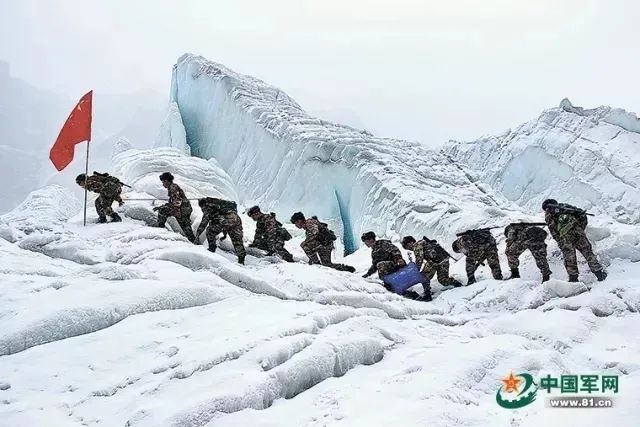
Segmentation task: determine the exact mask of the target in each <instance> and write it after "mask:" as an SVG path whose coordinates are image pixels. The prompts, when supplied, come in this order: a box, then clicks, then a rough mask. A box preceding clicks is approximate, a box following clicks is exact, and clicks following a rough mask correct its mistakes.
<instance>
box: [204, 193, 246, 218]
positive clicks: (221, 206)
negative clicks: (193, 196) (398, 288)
mask: <svg viewBox="0 0 640 427" xmlns="http://www.w3.org/2000/svg"><path fill="white" fill-rule="evenodd" d="M202 203H203V204H204V205H205V206H207V207H208V208H210V209H215V210H217V211H219V212H220V213H221V214H226V213H230V212H233V213H238V205H237V204H236V202H234V201H232V200H223V199H217V198H215V197H203V198H202Z"/></svg>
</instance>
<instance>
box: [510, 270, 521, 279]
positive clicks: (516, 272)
mask: <svg viewBox="0 0 640 427" xmlns="http://www.w3.org/2000/svg"><path fill="white" fill-rule="evenodd" d="M519 278H520V270H518V269H517V268H512V269H511V277H510V278H509V279H519Z"/></svg>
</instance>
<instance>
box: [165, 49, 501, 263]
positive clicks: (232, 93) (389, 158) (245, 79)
mask: <svg viewBox="0 0 640 427" xmlns="http://www.w3.org/2000/svg"><path fill="white" fill-rule="evenodd" d="M171 93H172V98H171V101H172V102H173V103H175V105H177V106H178V109H179V116H180V117H181V119H182V121H183V124H184V128H185V131H186V141H187V143H188V145H189V147H190V148H191V153H192V154H193V155H195V156H198V157H202V158H205V159H208V158H211V157H214V158H215V159H216V160H217V161H218V162H219V163H220V165H221V166H222V167H223V168H224V169H225V171H227V173H229V175H230V176H231V178H232V179H233V181H234V183H235V185H236V188H237V190H238V193H239V195H240V197H241V200H242V201H243V202H246V203H247V204H249V203H254V202H257V203H259V204H261V205H264V206H265V207H266V208H268V209H272V210H275V211H276V212H277V213H278V214H280V215H281V216H282V217H286V218H289V216H290V215H291V214H292V213H293V212H295V211H298V210H303V211H305V212H307V213H308V214H316V215H318V216H321V217H323V218H325V219H327V220H330V221H332V222H333V224H335V225H336V228H337V229H338V230H340V231H342V233H341V234H342V236H343V237H344V241H345V247H346V249H347V252H349V253H350V252H353V251H354V250H355V249H356V248H357V247H359V245H360V239H359V236H360V234H361V233H362V232H364V231H367V230H370V229H371V230H374V231H375V232H377V233H379V234H381V235H400V234H403V233H407V234H415V233H423V234H424V233H429V234H431V235H436V236H441V237H445V236H446V237H447V238H451V237H452V236H453V234H454V233H455V232H456V231H461V230H464V229H467V228H469V227H471V226H475V225H478V224H477V223H475V222H477V219H478V218H486V219H487V220H489V219H491V218H501V217H505V216H508V215H509V211H510V210H512V209H511V208H510V207H509V204H508V203H507V200H506V199H505V198H504V197H502V196H500V195H498V194H496V193H495V192H494V191H493V190H491V189H490V188H488V187H483V186H478V185H475V184H474V183H473V182H471V181H470V180H469V179H468V177H467V176H466V175H465V173H464V171H462V170H461V169H460V168H459V167H458V166H456V165H455V164H453V163H452V162H450V161H449V160H448V159H447V157H446V156H443V155H441V154H440V153H438V152H434V151H432V150H428V149H426V148H423V147H421V146H420V145H418V144H413V143H409V142H406V141H400V140H392V139H383V138H377V137H374V136H373V135H371V134H370V133H368V132H366V131H360V130H357V129H354V128H351V127H348V126H342V125H338V124H334V123H330V122H326V121H324V120H321V119H317V118H314V117H311V116H309V115H307V114H306V113H305V112H304V110H302V108H301V107H300V106H299V105H298V104H297V103H296V102H295V101H294V100H292V99H291V98H289V97H288V96H287V95H286V94H285V93H284V92H282V91H281V90H279V89H277V88H275V87H272V86H269V85H267V84H266V83H264V82H262V81H260V80H257V79H255V78H253V77H249V76H244V75H240V74H237V73H235V72H233V71H231V70H229V69H228V68H226V67H224V66H222V65H219V64H216V63H213V62H210V61H207V60H205V59H204V58H202V57H197V56H193V55H185V56H183V57H181V58H180V59H179V60H178V63H177V65H176V67H175V68H174V74H173V83H172V90H171ZM177 117H178V114H175V116H174V118H177ZM179 138H181V135H180V136H179ZM171 145H172V146H181V142H180V141H179V142H177V143H175V144H171Z"/></svg>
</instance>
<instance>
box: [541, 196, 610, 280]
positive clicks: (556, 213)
mask: <svg viewBox="0 0 640 427" xmlns="http://www.w3.org/2000/svg"><path fill="white" fill-rule="evenodd" d="M542 210H543V211H544V212H545V215H544V221H545V222H546V223H547V225H548V226H549V231H550V232H551V236H552V237H553V238H554V239H555V240H556V242H558V246H559V247H560V250H561V251H562V255H563V256H564V267H565V268H566V269H567V273H568V274H569V281H570V282H577V281H578V274H579V271H578V259H577V257H576V249H577V250H579V251H580V253H581V254H582V256H583V257H584V258H585V259H586V260H587V264H588V265H589V269H590V270H591V271H592V272H593V274H595V276H596V277H597V278H598V281H603V280H604V279H606V278H607V272H606V271H605V270H604V268H603V267H602V264H600V262H598V258H597V257H596V255H595V254H594V253H593V247H592V246H591V243H590V242H589V239H588V238H587V235H586V234H585V232H584V230H585V228H586V227H587V222H588V221H587V213H586V212H585V211H584V210H582V209H580V208H577V207H575V206H571V205H569V204H566V203H560V204H559V203H558V202H557V201H556V200H554V199H547V200H545V201H544V202H542Z"/></svg>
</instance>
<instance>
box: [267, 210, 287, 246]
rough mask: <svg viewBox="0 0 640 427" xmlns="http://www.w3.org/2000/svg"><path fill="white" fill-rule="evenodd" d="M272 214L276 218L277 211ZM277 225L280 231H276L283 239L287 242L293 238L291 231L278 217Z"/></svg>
mask: <svg viewBox="0 0 640 427" xmlns="http://www.w3.org/2000/svg"><path fill="white" fill-rule="evenodd" d="M270 215H271V216H272V217H273V219H276V214H275V213H273V212H271V213H270ZM276 225H277V226H278V231H276V234H277V235H278V236H279V237H280V238H281V239H282V240H284V241H285V242H286V241H287V240H291V238H292V236H291V233H289V231H288V230H287V229H286V228H284V227H283V226H282V223H281V222H280V221H278V220H277V219H276Z"/></svg>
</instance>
